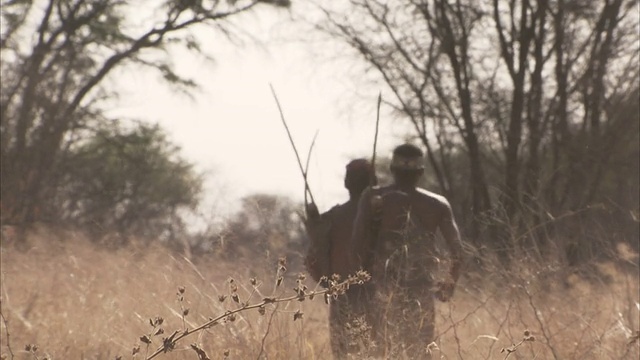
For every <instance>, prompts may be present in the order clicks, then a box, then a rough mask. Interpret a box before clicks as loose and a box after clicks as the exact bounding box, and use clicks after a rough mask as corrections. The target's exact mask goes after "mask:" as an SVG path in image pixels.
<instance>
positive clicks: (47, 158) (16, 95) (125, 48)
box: [0, 0, 288, 224]
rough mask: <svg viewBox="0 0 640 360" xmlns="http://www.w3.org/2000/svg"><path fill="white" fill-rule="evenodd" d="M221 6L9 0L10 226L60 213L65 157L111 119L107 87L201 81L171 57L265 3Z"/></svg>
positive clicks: (6, 183)
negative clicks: (149, 77)
mask: <svg viewBox="0 0 640 360" xmlns="http://www.w3.org/2000/svg"><path fill="white" fill-rule="evenodd" d="M262 2H264V3H266V4H271V5H276V6H287V5H288V2H286V1H259V0H238V1H216V0H196V1H192V0H167V1H126V0H70V1H69V0H41V1H9V0H4V1H2V28H1V34H0V52H1V54H0V55H1V56H2V65H1V68H0V71H1V75H2V82H1V85H0V90H1V92H0V130H1V135H0V137H1V140H2V142H1V146H0V160H1V161H2V187H1V198H2V220H3V221H4V222H9V223H14V224H28V223H30V222H33V221H36V220H38V218H39V216H40V215H39V214H41V213H45V212H46V213H50V214H54V213H56V212H57V211H56V209H55V207H54V205H55V204H53V203H51V201H50V200H49V199H52V198H55V197H56V193H55V192H56V188H55V186H54V185H55V184H58V183H59V179H60V177H62V176H64V174H63V173H62V172H61V167H60V166H61V164H62V160H63V159H64V157H65V156H66V153H67V151H68V150H69V149H71V148H72V147H73V145H74V144H75V143H76V142H77V141H78V140H79V139H81V138H82V137H83V136H85V135H86V133H87V130H88V129H95V128H99V126H97V124H100V123H103V122H105V121H107V120H109V119H107V118H106V117H105V116H104V114H103V111H102V110H103V109H104V106H105V100H108V99H112V98H113V95H114V94H113V91H114V89H110V88H109V87H108V86H106V83H107V82H106V81H105V80H107V79H109V77H110V76H112V75H113V73H114V72H115V70H116V69H124V68H127V69H135V68H136V67H137V68H140V67H143V68H150V69H153V70H155V71H157V72H158V73H159V74H160V75H161V76H162V77H163V78H164V79H165V80H166V81H167V82H168V83H169V84H170V85H172V86H177V87H179V88H182V89H189V88H192V87H193V86H195V85H196V83H195V82H194V81H193V80H191V79H186V78H184V77H182V76H180V74H178V73H176V72H175V71H174V68H173V65H172V63H171V61H170V57H169V51H170V50H175V49H184V50H186V51H195V52H198V51H200V44H199V42H198V41H197V37H195V36H194V34H193V30H194V29H197V28H200V29H205V28H208V29H210V30H211V31H214V32H215V33H218V34H223V35H226V36H233V34H234V28H233V26H234V25H233V23H232V22H231V21H232V20H233V19H234V18H235V17H237V16H238V15H239V14H242V13H245V12H249V11H252V10H253V9H254V8H256V7H258V6H259V5H260V3H262Z"/></svg>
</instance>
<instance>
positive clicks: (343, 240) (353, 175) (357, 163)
mask: <svg viewBox="0 0 640 360" xmlns="http://www.w3.org/2000/svg"><path fill="white" fill-rule="evenodd" d="M373 179H374V174H373V169H372V167H371V164H370V163H369V161H367V160H365V159H356V160H353V161H351V162H350V163H349V164H348V165H347V169H346V175H345V178H344V186H345V188H346V189H347V190H348V191H349V201H347V202H346V203H344V204H341V205H337V206H334V207H333V208H331V210H329V211H327V212H326V213H323V214H321V215H320V214H318V209H317V207H316V205H315V204H313V203H312V204H310V205H309V206H308V208H307V221H306V226H307V233H308V234H309V237H310V238H311V245H310V247H309V253H308V255H307V258H306V259H305V265H306V267H307V270H308V271H309V273H310V274H311V276H312V277H313V279H314V280H315V281H320V278H321V277H322V276H326V277H328V278H330V277H331V276H332V275H333V274H337V275H339V276H340V277H341V278H342V279H345V278H346V277H347V276H348V275H352V274H354V273H355V271H354V270H355V269H354V267H353V264H352V263H350V261H349V260H350V256H349V250H350V249H351V246H350V245H349V241H350V240H351V234H352V233H353V220H354V218H355V216H356V210H357V208H358V201H359V199H360V195H361V194H362V191H363V190H364V189H366V188H367V187H368V186H369V184H370V183H371V181H372V180H373ZM364 291H365V290H364V288H363V287H362V286H354V287H351V288H350V289H349V290H348V291H347V293H346V294H345V295H344V296H340V297H338V298H337V299H335V300H334V301H333V302H332V303H331V305H330V309H329V327H330V332H331V349H332V352H333V355H334V357H335V358H336V359H346V358H347V357H348V355H349V354H350V353H351V354H356V353H358V352H360V351H362V350H361V349H360V348H359V345H358V344H359V343H362V341H360V340H361V339H360V338H361V337H362V336H366V329H365V328H364V327H363V326H360V325H364V324H363V323H362V322H361V321H360V319H361V318H362V316H363V315H362V314H363V312H364V308H363V306H364V305H363V304H362V302H363V301H364V293H363V292H364Z"/></svg>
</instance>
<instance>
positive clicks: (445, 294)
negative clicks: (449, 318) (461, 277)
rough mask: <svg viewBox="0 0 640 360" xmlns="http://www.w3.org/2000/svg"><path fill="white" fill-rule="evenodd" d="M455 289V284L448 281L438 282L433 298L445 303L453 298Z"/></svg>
mask: <svg viewBox="0 0 640 360" xmlns="http://www.w3.org/2000/svg"><path fill="white" fill-rule="evenodd" d="M455 288H456V284H455V283H453V282H450V281H440V282H438V285H437V289H438V290H436V293H435V296H436V299H438V300H440V301H442V302H447V301H449V300H450V299H451V297H453V291H454V290H455Z"/></svg>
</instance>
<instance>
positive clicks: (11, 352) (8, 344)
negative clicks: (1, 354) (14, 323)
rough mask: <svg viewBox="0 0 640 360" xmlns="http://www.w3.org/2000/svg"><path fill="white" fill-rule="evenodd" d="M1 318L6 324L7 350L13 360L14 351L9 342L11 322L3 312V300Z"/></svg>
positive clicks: (0, 310) (0, 301) (0, 311)
mask: <svg viewBox="0 0 640 360" xmlns="http://www.w3.org/2000/svg"><path fill="white" fill-rule="evenodd" d="M0 317H2V322H3V323H4V331H5V332H6V333H7V343H6V345H7V350H8V351H9V355H10V356H11V360H13V359H14V357H15V355H13V350H11V342H10V341H9V337H10V335H9V322H8V321H7V318H5V317H4V313H3V312H2V300H0Z"/></svg>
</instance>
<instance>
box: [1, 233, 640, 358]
mask: <svg viewBox="0 0 640 360" xmlns="http://www.w3.org/2000/svg"><path fill="white" fill-rule="evenodd" d="M29 244H30V245H29V246H30V248H29V249H28V250H26V251H24V250H23V251H18V250H16V249H15V247H14V246H13V245H11V244H2V246H1V247H0V250H1V259H0V260H1V268H2V269H1V270H2V271H1V272H2V278H1V280H2V284H1V288H2V294H1V295H2V304H1V305H2V313H3V315H4V316H5V318H6V320H7V322H6V323H4V322H2V323H1V325H0V332H1V337H0V340H1V342H2V347H1V350H0V351H1V353H2V354H3V356H7V358H11V356H10V355H11V352H12V353H13V354H14V355H15V358H16V359H32V358H33V354H32V353H29V352H27V351H26V350H25V345H26V344H37V345H38V350H37V352H36V355H37V356H38V357H39V358H42V357H44V356H46V357H48V358H51V359H114V358H115V357H116V356H118V355H120V356H122V358H123V359H128V358H131V357H132V356H131V353H132V349H133V348H134V347H136V346H140V353H138V354H137V355H136V356H135V358H138V359H139V358H143V356H144V354H145V351H146V348H145V346H144V344H143V343H142V342H141V341H140V340H139V338H140V337H141V336H143V335H144V334H148V333H149V332H150V331H152V327H151V325H150V324H149V319H155V318H156V317H162V318H163V320H164V321H163V324H162V327H163V329H164V330H165V334H164V335H163V336H168V335H169V334H171V333H172V332H173V331H174V330H178V329H184V328H185V327H188V328H195V327H196V326H198V325H200V324H202V323H205V322H206V321H208V319H209V318H210V317H213V316H216V315H220V314H222V313H224V311H225V310H226V309H229V308H233V307H234V305H235V304H233V302H231V300H230V299H228V298H227V300H226V301H225V302H223V303H221V302H220V301H219V295H228V294H229V289H228V287H229V282H228V280H229V278H233V279H234V280H235V282H236V283H237V284H238V285H239V292H238V293H239V294H240V297H241V300H243V301H244V300H246V299H247V296H248V294H249V293H251V291H252V290H251V289H252V287H251V285H250V279H251V278H253V277H255V278H257V279H258V281H259V282H262V285H260V286H259V289H260V291H261V292H262V293H264V294H271V293H272V292H273V289H274V281H275V276H276V270H275V269H276V268H275V263H276V262H277V259H273V258H267V257H266V256H265V257H264V258H259V259H256V258H254V259H220V258H199V259H198V260H197V261H196V262H195V263H193V262H190V261H189V260H187V259H185V258H184V257H182V256H180V255H178V254H175V253H171V252H169V251H168V250H166V249H164V248H162V247H155V246H151V247H142V246H139V247H137V246H130V247H128V248H126V249H119V250H115V251H112V250H105V249H101V248H98V247H96V246H94V245H92V244H91V242H89V241H88V240H87V239H86V238H84V237H83V236H82V235H81V234H78V233H73V232H66V233H62V234H58V235H53V234H51V233H50V232H49V231H48V230H46V229H41V230H40V231H39V232H38V233H36V234H34V235H32V236H31V237H30V238H29ZM621 256H626V257H628V258H629V259H628V260H629V261H630V262H631V263H633V264H637V257H635V256H636V255H635V254H632V253H630V252H629V251H628V250H626V249H621ZM598 267H599V269H600V272H601V273H602V274H604V275H606V276H601V277H599V278H596V279H595V280H594V279H592V280H590V281H587V280H585V279H584V277H582V276H579V275H578V274H573V273H569V272H564V271H558V269H556V268H554V267H553V266H551V265H550V264H537V263H526V262H519V263H517V264H515V265H514V267H512V269H511V271H509V272H508V273H504V271H502V270H499V268H497V267H496V268H495V269H494V271H489V272H484V273H483V275H478V274H468V275H467V276H465V277H464V278H463V279H462V280H461V282H460V284H459V287H458V288H457V290H456V294H455V296H454V299H453V301H451V302H450V303H446V304H443V303H440V304H438V307H437V314H436V323H437V325H436V333H437V341H436V344H437V349H436V348H433V351H434V354H435V355H436V356H435V358H444V359H504V358H505V357H506V356H507V354H508V358H509V359H637V358H638V357H639V349H640V345H639V344H638V341H635V342H633V341H632V339H633V337H634V334H635V333H634V332H635V331H637V330H638V327H639V314H640V294H639V287H638V275H637V266H636V267H635V273H634V271H628V270H627V271H622V270H621V269H620V268H618V267H617V266H616V265H614V264H612V263H603V264H599V265H598ZM289 272H290V273H292V272H295V271H293V269H290V271H289ZM285 281H286V282H287V283H286V284H285V286H283V287H282V290H278V291H283V293H282V295H284V294H286V295H291V294H292V293H293V291H292V287H293V286H294V283H293V282H292V281H293V280H292V279H286V280H285ZM308 285H309V286H312V285H310V284H308ZM180 286H184V289H185V291H184V294H183V296H184V300H183V301H180V300H179V297H178V295H177V293H178V288H179V287H180ZM278 294H279V293H278V292H276V295H278ZM254 299H255V300H259V296H256V297H254ZM275 306H276V305H272V306H271V308H269V309H268V310H267V312H266V314H265V315H260V314H259V312H258V311H257V310H251V311H247V312H242V313H239V314H238V316H237V319H236V320H235V321H234V322H227V323H225V324H220V325H218V326H216V327H213V328H210V329H208V330H206V331H202V332H198V333H197V334H194V335H192V336H191V337H189V338H186V339H183V341H181V342H179V343H178V344H177V346H176V348H175V350H173V351H172V352H170V353H167V354H162V355H161V357H160V358H166V359H198V356H197V353H196V352H195V351H194V350H193V348H192V347H191V346H190V345H191V344H195V345H197V347H199V348H202V349H203V350H205V351H206V353H207V354H208V355H209V356H210V357H211V358H212V359H223V358H225V357H227V358H229V359H330V358H331V352H330V349H329V340H328V339H329V338H328V324H327V307H326V305H325V304H324V302H323V300H322V299H321V298H315V299H314V300H312V301H303V302H298V301H292V302H287V303H280V304H278V305H277V309H276V311H273V310H274V307H275ZM184 309H189V311H188V314H187V315H186V316H184V317H183V312H184ZM298 311H301V312H303V313H304V316H303V317H302V319H298V320H296V321H294V320H293V317H294V314H295V313H296V312H298ZM7 325H8V327H7ZM525 330H528V331H530V334H531V335H532V336H533V338H535V341H524V342H521V340H523V337H524V331H525ZM7 331H8V334H9V337H7ZM161 337H162V336H157V337H152V339H153V344H152V346H150V347H149V350H148V351H149V353H151V352H152V351H153V350H154V349H155V348H156V347H157V346H158V345H159V341H161ZM520 342H521V343H520ZM519 343H520V344H519ZM514 344H519V345H518V346H516V347H513V346H512V345H514ZM8 345H9V346H10V347H11V349H9V348H8ZM503 349H504V350H503ZM507 349H508V350H509V351H505V350H507ZM501 350H503V352H501ZM514 350H515V351H514ZM227 351H228V356H227V355H225V353H226V352H227Z"/></svg>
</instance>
